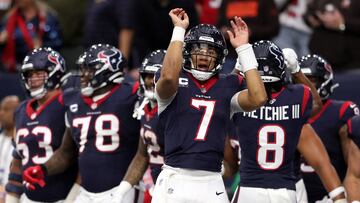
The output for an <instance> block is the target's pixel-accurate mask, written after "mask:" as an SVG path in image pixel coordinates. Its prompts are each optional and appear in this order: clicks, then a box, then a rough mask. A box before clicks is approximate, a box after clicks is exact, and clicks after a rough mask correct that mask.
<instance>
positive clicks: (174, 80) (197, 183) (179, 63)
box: [152, 8, 266, 202]
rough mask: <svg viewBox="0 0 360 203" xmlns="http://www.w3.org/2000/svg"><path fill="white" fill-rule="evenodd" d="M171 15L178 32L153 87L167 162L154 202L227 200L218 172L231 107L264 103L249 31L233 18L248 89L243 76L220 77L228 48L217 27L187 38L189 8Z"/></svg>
mask: <svg viewBox="0 0 360 203" xmlns="http://www.w3.org/2000/svg"><path fill="white" fill-rule="evenodd" d="M169 15H170V17H171V20H172V22H173V24H174V32H173V36H172V39H171V42H170V45H169V48H168V50H167V52H166V55H165V58H164V63H163V68H162V69H161V73H160V78H159V79H158V80H157V82H156V86H155V95H156V99H157V101H158V105H159V107H158V111H159V120H160V123H161V124H160V125H162V127H161V128H162V129H164V131H162V133H163V134H164V135H163V136H164V146H165V165H164V166H163V170H162V172H161V173H160V175H159V177H158V179H157V181H156V185H155V189H154V195H153V199H152V201H153V202H228V201H229V200H228V197H227V195H226V192H225V187H224V183H223V180H222V177H221V174H220V170H221V164H222V160H223V151H224V143H225V136H226V133H227V126H226V125H227V124H228V121H229V118H230V111H244V110H247V111H250V110H254V109H256V108H258V107H260V106H261V105H262V104H263V103H264V102H265V101H266V92H265V89H264V86H263V84H262V82H261V79H260V76H259V73H258V71H257V69H256V67H257V62H256V59H255V57H254V52H253V50H252V47H251V45H250V44H248V38H249V33H248V29H247V26H246V24H245V22H244V21H242V20H241V18H238V17H235V19H234V20H232V21H231V26H232V31H228V34H229V38H230V41H231V43H232V45H233V47H234V48H236V51H237V53H238V54H239V58H240V60H241V61H242V63H243V67H244V72H245V75H246V77H247V78H248V79H249V80H248V89H244V88H243V86H242V82H243V81H242V78H241V77H238V76H237V75H229V76H222V75H219V71H220V70H221V68H222V64H223V62H224V59H225V56H226V54H227V49H226V44H225V40H224V37H223V36H222V34H221V33H220V31H219V30H218V29H217V28H216V27H215V26H213V25H207V24H200V25H198V26H195V27H193V28H191V29H190V30H189V32H188V34H187V35H186V36H185V39H184V35H185V30H186V28H187V27H188V25H189V18H188V16H187V14H186V12H185V11H184V10H183V9H181V8H176V9H173V10H171V11H170V13H169ZM184 43H185V44H184ZM183 45H185V46H184V50H183ZM183 51H184V52H183ZM184 59H185V62H184V64H183V61H184ZM160 136H161V135H160ZM184 194H186V195H184Z"/></svg>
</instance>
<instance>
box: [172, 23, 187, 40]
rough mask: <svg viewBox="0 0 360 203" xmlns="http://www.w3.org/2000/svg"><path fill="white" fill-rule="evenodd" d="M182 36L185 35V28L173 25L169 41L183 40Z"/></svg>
mask: <svg viewBox="0 0 360 203" xmlns="http://www.w3.org/2000/svg"><path fill="white" fill-rule="evenodd" d="M184 36H185V29H184V28H182V27H179V26H175V27H174V30H173V33H172V37H171V42H173V41H180V42H184Z"/></svg>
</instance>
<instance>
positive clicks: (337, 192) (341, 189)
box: [329, 186, 345, 199]
mask: <svg viewBox="0 0 360 203" xmlns="http://www.w3.org/2000/svg"><path fill="white" fill-rule="evenodd" d="M341 193H345V188H344V187H343V186H339V187H337V188H335V189H333V190H332V191H331V192H329V197H330V198H331V199H334V198H335V197H336V196H338V195H340V194H341Z"/></svg>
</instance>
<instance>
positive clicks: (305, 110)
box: [301, 85, 313, 123]
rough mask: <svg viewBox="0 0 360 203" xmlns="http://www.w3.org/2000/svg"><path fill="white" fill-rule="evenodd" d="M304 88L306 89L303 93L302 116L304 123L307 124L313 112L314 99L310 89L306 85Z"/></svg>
mask: <svg viewBox="0 0 360 203" xmlns="http://www.w3.org/2000/svg"><path fill="white" fill-rule="evenodd" d="M303 88H304V92H303V98H302V105H301V114H302V117H303V119H304V123H307V122H308V120H309V118H310V116H311V112H312V106H313V98H312V94H311V91H310V88H309V87H307V86H305V85H303Z"/></svg>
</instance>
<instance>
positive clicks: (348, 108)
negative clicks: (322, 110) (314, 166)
mask: <svg viewBox="0 0 360 203" xmlns="http://www.w3.org/2000/svg"><path fill="white" fill-rule="evenodd" d="M355 115H359V108H358V106H357V105H356V104H355V103H353V102H351V101H346V102H344V103H343V104H342V105H341V107H340V112H339V120H341V121H342V123H344V124H345V123H346V121H348V120H349V119H350V118H351V117H353V116H355Z"/></svg>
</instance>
